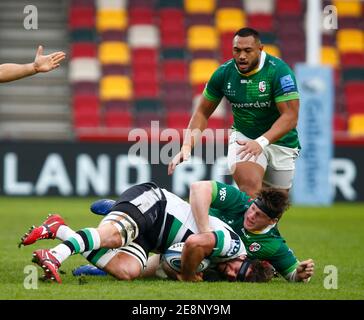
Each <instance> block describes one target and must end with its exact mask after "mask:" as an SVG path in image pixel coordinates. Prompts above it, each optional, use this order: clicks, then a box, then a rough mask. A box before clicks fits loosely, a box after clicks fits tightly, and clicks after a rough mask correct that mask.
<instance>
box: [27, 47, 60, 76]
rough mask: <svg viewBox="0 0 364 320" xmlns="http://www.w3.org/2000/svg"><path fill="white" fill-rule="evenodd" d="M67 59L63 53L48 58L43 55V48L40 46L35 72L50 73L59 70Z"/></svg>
mask: <svg viewBox="0 0 364 320" xmlns="http://www.w3.org/2000/svg"><path fill="white" fill-rule="evenodd" d="M65 57H66V54H65V53H64V52H62V51H57V52H54V53H51V54H49V55H47V56H44V55H43V47H42V46H39V47H38V50H37V53H36V56H35V59H34V63H33V65H34V70H35V71H36V72H48V71H51V70H53V69H55V68H58V67H59V65H60V62H61V61H62V60H63V59H64V58H65Z"/></svg>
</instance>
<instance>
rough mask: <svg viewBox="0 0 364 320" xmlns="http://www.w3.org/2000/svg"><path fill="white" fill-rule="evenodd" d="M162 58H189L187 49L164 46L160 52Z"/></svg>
mask: <svg viewBox="0 0 364 320" xmlns="http://www.w3.org/2000/svg"><path fill="white" fill-rule="evenodd" d="M160 57H161V60H169V59H173V60H187V57H188V52H187V50H184V49H180V48H163V49H162V50H161V53H160Z"/></svg>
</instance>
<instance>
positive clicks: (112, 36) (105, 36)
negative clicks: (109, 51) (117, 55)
mask: <svg viewBox="0 0 364 320" xmlns="http://www.w3.org/2000/svg"><path fill="white" fill-rule="evenodd" d="M98 36H99V39H98V40H99V42H107V41H118V42H126V30H121V31H120V30H106V31H103V32H101V33H99V34H98Z"/></svg>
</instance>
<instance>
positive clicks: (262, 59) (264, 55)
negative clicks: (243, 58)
mask: <svg viewBox="0 0 364 320" xmlns="http://www.w3.org/2000/svg"><path fill="white" fill-rule="evenodd" d="M266 57H267V54H266V53H265V51H264V50H262V53H261V54H260V61H259V66H258V68H255V69H254V70H252V71H250V72H248V73H242V72H240V71H239V68H238V67H237V65H236V63H235V61H234V65H235V69H236V71H238V72H239V74H241V75H242V76H244V77H249V76H251V75H252V74H255V73H257V72H259V71H260V70H262V68H263V66H264V63H265V58H266Z"/></svg>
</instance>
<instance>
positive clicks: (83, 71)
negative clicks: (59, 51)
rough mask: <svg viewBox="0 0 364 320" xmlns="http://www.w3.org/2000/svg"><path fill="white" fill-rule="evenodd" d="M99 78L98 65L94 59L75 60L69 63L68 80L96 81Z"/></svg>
mask: <svg viewBox="0 0 364 320" xmlns="http://www.w3.org/2000/svg"><path fill="white" fill-rule="evenodd" d="M99 78H100V64H99V61H98V59H96V58H77V59H72V60H71V61H70V63H69V80H70V81H71V82H76V81H98V80H99Z"/></svg>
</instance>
